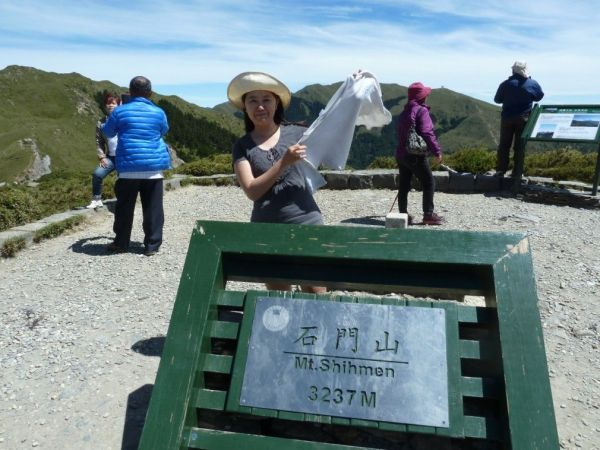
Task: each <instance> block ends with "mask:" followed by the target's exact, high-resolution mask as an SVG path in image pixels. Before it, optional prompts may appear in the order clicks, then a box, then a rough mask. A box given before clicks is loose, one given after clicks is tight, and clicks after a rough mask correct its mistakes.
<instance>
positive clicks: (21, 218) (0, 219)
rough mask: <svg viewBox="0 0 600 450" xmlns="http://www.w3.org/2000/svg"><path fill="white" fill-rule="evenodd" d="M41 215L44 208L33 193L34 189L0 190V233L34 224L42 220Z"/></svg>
mask: <svg viewBox="0 0 600 450" xmlns="http://www.w3.org/2000/svg"><path fill="white" fill-rule="evenodd" d="M41 214H42V207H41V205H40V204H39V203H38V201H37V198H36V196H35V195H34V194H33V193H32V188H27V187H24V186H19V187H17V186H5V187H3V188H0V231H4V230H7V229H9V228H12V227H16V226H18V225H23V224H25V223H29V222H34V221H36V220H38V219H40V218H41Z"/></svg>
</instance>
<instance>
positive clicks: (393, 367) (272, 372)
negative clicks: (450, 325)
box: [240, 297, 449, 428]
mask: <svg viewBox="0 0 600 450" xmlns="http://www.w3.org/2000/svg"><path fill="white" fill-rule="evenodd" d="M240 405H242V406H252V407H259V408H268V409H275V410H283V411H293V412H304V413H309V414H318V415H327V416H335V417H346V418H357V419H366V420H377V421H384V422H393V423H403V424H414V425H424V426H432V427H445V428H447V427H449V423H448V421H449V419H448V417H449V413H448V409H449V407H448V368H447V356H446V318H445V310H444V309H442V308H435V307H434V308H426V307H414V306H396V305H382V304H357V303H342V302H326V301H315V300H300V299H290V298H277V297H259V298H258V299H257V301H256V307H255V314H254V320H253V322H252V332H251V336H250V342H249V347H248V355H247V359H246V365H245V370H244V376H243V384H242V389H241V396H240Z"/></svg>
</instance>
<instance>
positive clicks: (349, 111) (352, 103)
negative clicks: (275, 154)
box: [298, 72, 392, 192]
mask: <svg viewBox="0 0 600 450" xmlns="http://www.w3.org/2000/svg"><path fill="white" fill-rule="evenodd" d="M391 121H392V115H391V113H390V112H389V111H388V110H387V109H386V108H385V106H383V101H382V99H381V87H380V86H379V82H378V81H377V79H376V78H375V76H374V75H373V74H372V73H370V72H357V73H355V74H353V75H351V76H349V77H348V78H346V81H344V83H342V85H341V86H340V88H339V89H338V90H337V92H336V93H335V94H333V97H331V100H329V102H328V103H327V106H325V109H323V110H322V111H321V112H320V113H319V117H317V119H316V120H315V121H314V122H313V124H312V125H311V126H310V128H308V129H307V130H306V131H305V132H304V134H303V135H302V137H301V138H300V141H298V143H299V144H304V145H306V153H307V156H306V159H305V160H304V161H303V162H300V163H299V164H298V168H299V169H300V171H301V172H302V175H303V176H304V178H305V180H306V182H307V186H308V187H309V189H310V190H311V191H312V192H315V191H316V190H317V189H319V188H320V187H322V186H323V185H325V184H326V182H325V179H324V178H323V176H321V174H320V173H319V171H318V170H317V169H318V167H319V166H320V165H324V166H326V167H329V168H330V169H336V170H341V169H343V168H344V167H345V166H346V161H347V160H348V154H349V153H350V145H351V144H352V137H353V135H354V127H355V126H356V125H365V126H366V127H367V129H371V128H373V127H382V126H384V125H387V124H388V123H390V122H391Z"/></svg>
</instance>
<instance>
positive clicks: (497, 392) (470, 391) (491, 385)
mask: <svg viewBox="0 0 600 450" xmlns="http://www.w3.org/2000/svg"><path fill="white" fill-rule="evenodd" d="M460 386H461V390H462V394H463V396H465V397H476V398H484V397H485V398H494V399H497V398H500V396H502V395H504V389H503V387H502V386H501V383H500V382H499V381H498V380H495V379H493V378H477V377H462V378H461V381H460Z"/></svg>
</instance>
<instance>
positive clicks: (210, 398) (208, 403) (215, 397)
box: [194, 389, 227, 411]
mask: <svg viewBox="0 0 600 450" xmlns="http://www.w3.org/2000/svg"><path fill="white" fill-rule="evenodd" d="M226 398H227V392H225V391H213V390H210V389H198V393H197V395H196V401H195V402H194V406H195V407H196V408H203V409H214V410H217V411H223V410H224V409H225V400H226Z"/></svg>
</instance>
